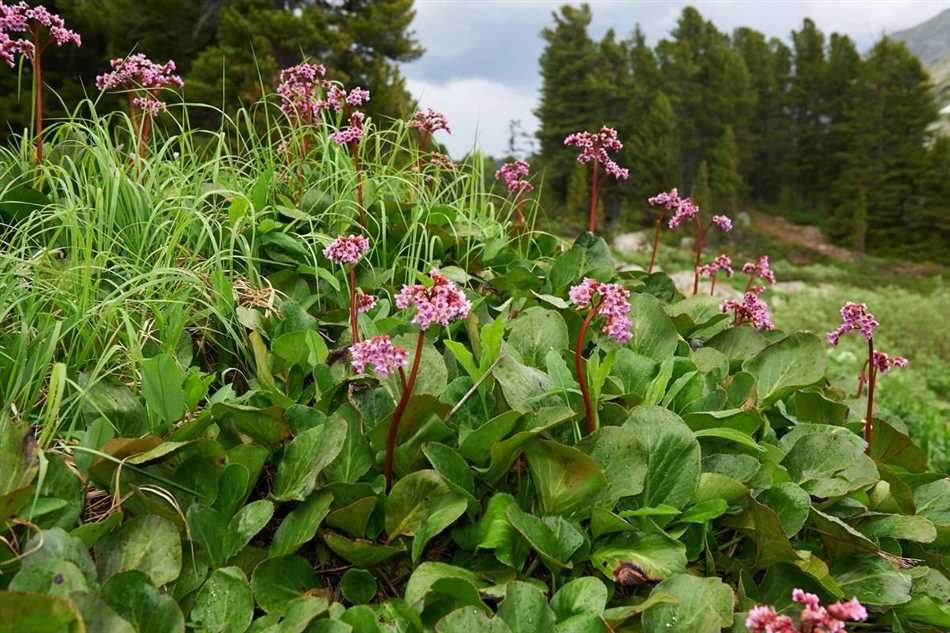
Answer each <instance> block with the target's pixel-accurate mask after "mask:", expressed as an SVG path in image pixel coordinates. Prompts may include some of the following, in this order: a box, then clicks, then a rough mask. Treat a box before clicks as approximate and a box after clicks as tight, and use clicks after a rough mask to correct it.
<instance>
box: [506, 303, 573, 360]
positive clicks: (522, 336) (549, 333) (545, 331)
mask: <svg viewBox="0 0 950 633" xmlns="http://www.w3.org/2000/svg"><path fill="white" fill-rule="evenodd" d="M508 341H509V345H511V346H512V347H514V348H515V349H516V350H518V352H519V353H520V354H521V357H522V358H523V359H524V360H525V362H527V363H530V364H531V365H534V366H535V367H540V366H542V365H543V363H544V357H545V356H546V355H547V353H548V352H549V351H552V350H553V351H555V352H560V351H562V350H565V349H567V346H568V335H567V323H565V322H564V317H562V316H561V315H560V314H559V313H558V312H555V311H554V310H548V309H546V308H541V307H538V306H535V307H532V308H528V309H527V310H525V311H524V312H522V313H521V314H520V315H518V318H516V319H515V320H514V321H512V322H511V331H510V332H509V333H508Z"/></svg>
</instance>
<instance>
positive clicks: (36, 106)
mask: <svg viewBox="0 0 950 633" xmlns="http://www.w3.org/2000/svg"><path fill="white" fill-rule="evenodd" d="M42 56H43V47H42V46H41V44H40V29H39V27H38V26H34V27H33V113H34V115H35V117H36V118H35V129H34V134H35V143H36V164H37V165H39V164H40V163H41V162H42V161H43V59H42Z"/></svg>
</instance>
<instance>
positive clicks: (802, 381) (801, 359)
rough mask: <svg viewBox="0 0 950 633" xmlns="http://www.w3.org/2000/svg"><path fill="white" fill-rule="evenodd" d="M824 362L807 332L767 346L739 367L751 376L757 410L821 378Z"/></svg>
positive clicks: (815, 339)
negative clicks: (752, 377) (753, 378)
mask: <svg viewBox="0 0 950 633" xmlns="http://www.w3.org/2000/svg"><path fill="white" fill-rule="evenodd" d="M720 351H722V350H720ZM826 362H827V361H826V356H825V345H824V344H823V343H822V342H821V340H820V339H819V338H818V337H817V336H815V335H814V334H812V333H810V332H798V333H796V334H792V335H790V336H787V337H785V338H783V339H782V340H781V341H779V342H778V343H773V344H772V345H769V346H768V347H766V348H765V349H763V350H762V351H761V352H759V353H758V354H756V355H755V356H754V357H752V358H750V359H749V360H747V361H746V362H745V363H743V364H742V369H744V370H745V371H747V372H749V373H750V374H752V375H753V376H755V386H756V390H757V392H758V399H759V407H760V408H765V407H769V406H771V405H772V404H774V403H775V402H776V401H778V400H781V399H782V398H784V397H785V396H787V395H789V394H790V393H792V392H793V391H795V390H796V389H800V388H802V387H807V386H808V385H813V384H815V383H816V382H818V381H819V380H821V379H822V378H824V377H825V364H826Z"/></svg>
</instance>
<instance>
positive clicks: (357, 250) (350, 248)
mask: <svg viewBox="0 0 950 633" xmlns="http://www.w3.org/2000/svg"><path fill="white" fill-rule="evenodd" d="M368 252H369V238H368V237H364V236H362V235H341V236H340V237H338V238H336V239H335V240H333V241H332V242H331V243H330V245H329V246H327V247H326V248H325V249H323V255H324V257H326V258H327V259H329V260H330V261H332V262H335V263H337V264H341V265H342V264H348V265H349V268H348V270H347V273H348V276H349V286H350V338H351V339H352V340H353V342H354V343H359V341H360V330H359V325H358V322H357V317H356V315H357V313H359V312H365V311H366V310H369V309H370V308H371V307H373V304H375V299H374V300H373V301H372V303H367V301H368V300H367V299H363V297H366V296H367V295H364V294H363V293H359V296H360V299H359V300H358V299H357V288H356V263H357V262H358V261H360V259H362V257H363V255H365V254H366V253H368Z"/></svg>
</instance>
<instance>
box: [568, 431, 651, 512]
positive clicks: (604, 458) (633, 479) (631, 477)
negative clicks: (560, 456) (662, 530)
mask: <svg viewBox="0 0 950 633" xmlns="http://www.w3.org/2000/svg"><path fill="white" fill-rule="evenodd" d="M578 448H579V449H580V450H582V451H584V452H586V453H587V454H588V455H590V458H591V459H592V460H593V462H594V463H595V464H596V465H597V467H598V468H599V469H600V472H601V473H603V476H604V478H605V479H606V481H607V486H606V487H605V488H604V489H603V490H601V491H600V493H599V494H598V495H597V497H596V498H595V499H591V500H589V503H600V502H606V504H607V505H608V506H612V505H613V503H614V502H616V501H617V500H619V499H622V498H624V497H632V496H634V495H638V494H640V493H641V492H643V484H644V481H645V480H646V474H647V455H646V453H645V452H644V450H643V448H642V447H641V446H640V442H639V440H638V439H637V434H636V431H635V430H634V429H633V427H632V426H630V425H625V426H605V427H601V428H599V429H597V430H596V431H594V433H593V434H591V435H588V436H587V437H585V438H584V439H583V440H582V441H581V443H580V444H579V445H578Z"/></svg>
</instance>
